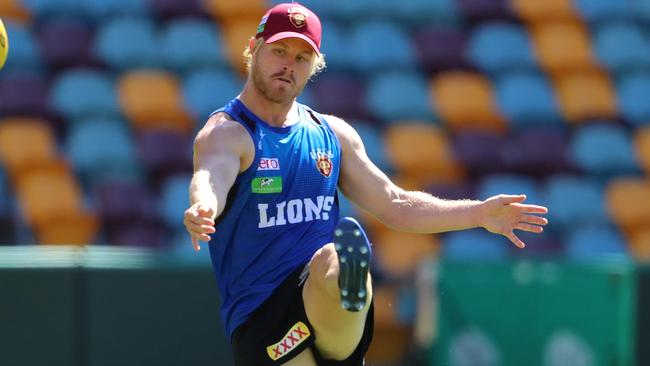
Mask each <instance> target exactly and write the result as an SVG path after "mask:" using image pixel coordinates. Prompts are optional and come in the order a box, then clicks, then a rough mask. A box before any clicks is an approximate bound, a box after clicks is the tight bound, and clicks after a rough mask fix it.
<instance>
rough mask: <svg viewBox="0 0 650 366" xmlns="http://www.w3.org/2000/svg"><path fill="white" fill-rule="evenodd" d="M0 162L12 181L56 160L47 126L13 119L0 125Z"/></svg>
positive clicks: (38, 122)
mask: <svg viewBox="0 0 650 366" xmlns="http://www.w3.org/2000/svg"><path fill="white" fill-rule="evenodd" d="M0 160H1V161H2V163H3V165H4V167H5V168H6V170H7V171H8V173H9V175H10V176H11V178H12V179H18V178H19V177H20V176H21V175H22V174H24V173H25V172H26V171H27V170H30V169H33V168H34V167H39V166H44V165H49V164H51V163H53V162H54V161H56V160H58V158H57V154H56V141H55V137H54V134H53V133H52V130H51V129H50V127H49V126H48V125H47V123H46V122H45V121H43V120H40V119H35V118H21V117H13V118H6V119H3V120H1V121H0Z"/></svg>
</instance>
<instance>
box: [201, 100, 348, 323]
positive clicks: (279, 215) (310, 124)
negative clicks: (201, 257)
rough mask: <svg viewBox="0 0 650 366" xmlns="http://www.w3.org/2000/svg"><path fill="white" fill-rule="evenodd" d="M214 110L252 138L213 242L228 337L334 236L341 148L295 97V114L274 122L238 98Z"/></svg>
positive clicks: (323, 123)
mask: <svg viewBox="0 0 650 366" xmlns="http://www.w3.org/2000/svg"><path fill="white" fill-rule="evenodd" d="M217 112H225V113H227V114H228V115H229V116H230V117H231V118H232V119H233V120H235V121H237V122H239V123H240V124H242V125H243V126H244V127H245V128H246V130H247V131H248V133H249V134H250V136H251V138H252V139H253V143H254V145H255V158H254V161H253V164H251V166H250V167H249V168H248V169H247V170H246V171H244V172H242V173H241V174H239V176H238V177H237V179H236V181H235V183H234V185H233V187H232V188H231V189H230V192H229V195H228V202H227V203H226V208H225V209H224V212H223V213H222V214H221V215H220V216H219V218H218V219H217V223H216V230H217V231H216V233H215V234H214V235H212V240H211V241H210V245H209V246H210V255H211V258H212V266H213V269H214V272H215V275H216V277H217V282H218V284H219V290H220V293H221V297H222V301H223V303H222V306H221V316H222V319H223V321H224V324H225V326H226V331H227V332H228V334H229V335H230V336H232V333H233V332H234V330H235V329H236V328H237V326H238V325H240V324H242V323H243V322H244V321H245V320H246V319H247V318H248V317H249V315H250V314H251V313H252V312H253V311H254V310H255V309H256V308H257V307H258V306H260V305H261V304H262V302H264V300H266V299H267V298H268V297H269V296H270V295H271V294H272V292H273V290H274V289H275V288H276V287H277V286H278V285H279V284H280V283H282V281H283V280H284V279H285V278H286V277H287V276H288V275H289V274H290V273H291V272H293V271H294V270H296V269H297V268H298V267H300V266H303V265H304V264H306V263H307V262H308V261H309V260H310V259H311V257H312V255H313V254H314V253H315V252H316V251H317V250H318V249H319V248H321V247H322V246H323V245H324V244H326V243H328V242H330V241H331V239H332V232H333V230H334V226H335V225H336V222H337V221H338V216H339V210H338V199H337V191H336V187H337V182H338V178H339V168H340V159H341V147H340V144H339V141H338V139H337V138H336V136H335V135H334V133H333V131H332V130H331V129H330V127H329V125H328V124H327V121H325V119H324V118H323V117H322V116H321V115H319V114H317V113H316V112H314V111H312V110H311V109H309V108H308V107H306V106H304V105H301V104H298V114H299V116H300V120H299V121H298V122H297V123H295V124H293V125H291V126H289V127H283V128H278V127H272V126H270V125H268V124H267V123H266V122H264V121H263V120H261V119H260V118H258V117H257V116H256V115H254V114H253V113H252V112H251V111H250V110H249V109H248V108H246V106H245V105H244V104H243V103H242V102H241V101H240V100H238V99H234V100H232V101H231V102H229V103H228V104H227V105H226V106H225V107H223V108H221V109H219V110H217V111H216V112H215V113H217Z"/></svg>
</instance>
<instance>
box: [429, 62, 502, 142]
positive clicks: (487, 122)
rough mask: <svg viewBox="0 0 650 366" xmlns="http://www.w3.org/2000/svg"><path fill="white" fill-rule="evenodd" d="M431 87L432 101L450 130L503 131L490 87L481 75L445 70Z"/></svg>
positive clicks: (433, 81) (434, 80)
mask: <svg viewBox="0 0 650 366" xmlns="http://www.w3.org/2000/svg"><path fill="white" fill-rule="evenodd" d="M431 89H432V90H431V95H432V99H433V104H434V105H435V106H436V110H437V111H438V114H439V115H440V117H441V118H442V120H443V121H444V122H445V123H446V124H447V125H448V126H449V127H450V128H451V129H453V130H458V129H478V130H488V131H499V132H501V131H503V130H505V128H506V125H505V121H504V119H503V118H502V117H501V115H500V114H499V112H498V109H497V106H496V103H495V101H494V96H493V93H492V87H491V85H490V82H489V81H488V79H487V78H485V77H484V76H482V75H479V74H476V73H470V72H446V73H442V74H440V75H438V76H437V77H435V78H434V79H433V80H432V82H431Z"/></svg>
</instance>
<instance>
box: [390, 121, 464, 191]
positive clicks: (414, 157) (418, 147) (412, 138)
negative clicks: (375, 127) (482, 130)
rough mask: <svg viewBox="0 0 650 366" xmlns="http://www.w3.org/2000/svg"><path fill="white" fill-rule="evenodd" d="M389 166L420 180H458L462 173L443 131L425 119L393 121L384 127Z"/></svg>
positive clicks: (424, 181) (422, 182)
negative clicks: (421, 120) (424, 121)
mask: <svg viewBox="0 0 650 366" xmlns="http://www.w3.org/2000/svg"><path fill="white" fill-rule="evenodd" d="M385 139H386V147H387V149H388V156H389V158H390V161H391V164H392V166H393V167H394V168H395V170H396V171H397V172H399V173H402V174H404V175H407V176H408V177H409V178H411V179H414V180H417V181H418V182H419V183H421V184H428V183H433V182H457V181H459V180H461V179H462V177H463V174H464V172H463V168H462V167H461V166H460V165H459V164H458V162H457V161H456V159H455V157H454V156H453V151H452V149H451V144H450V142H449V139H448V137H447V136H446V134H445V133H444V132H443V131H442V130H441V129H440V128H438V127H436V126H433V125H432V124H427V123H417V122H402V123H394V124H392V125H391V126H389V127H388V129H387V130H386V135H385Z"/></svg>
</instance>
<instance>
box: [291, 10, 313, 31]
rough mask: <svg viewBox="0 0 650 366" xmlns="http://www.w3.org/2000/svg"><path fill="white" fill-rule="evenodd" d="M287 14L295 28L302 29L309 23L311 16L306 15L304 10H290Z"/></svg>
mask: <svg viewBox="0 0 650 366" xmlns="http://www.w3.org/2000/svg"><path fill="white" fill-rule="evenodd" d="M287 12H288V13H289V20H290V21H291V24H293V26H294V27H296V28H302V27H304V26H305V24H306V23H307V17H308V16H309V14H307V13H305V11H304V10H303V9H302V8H289V10H287Z"/></svg>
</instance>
